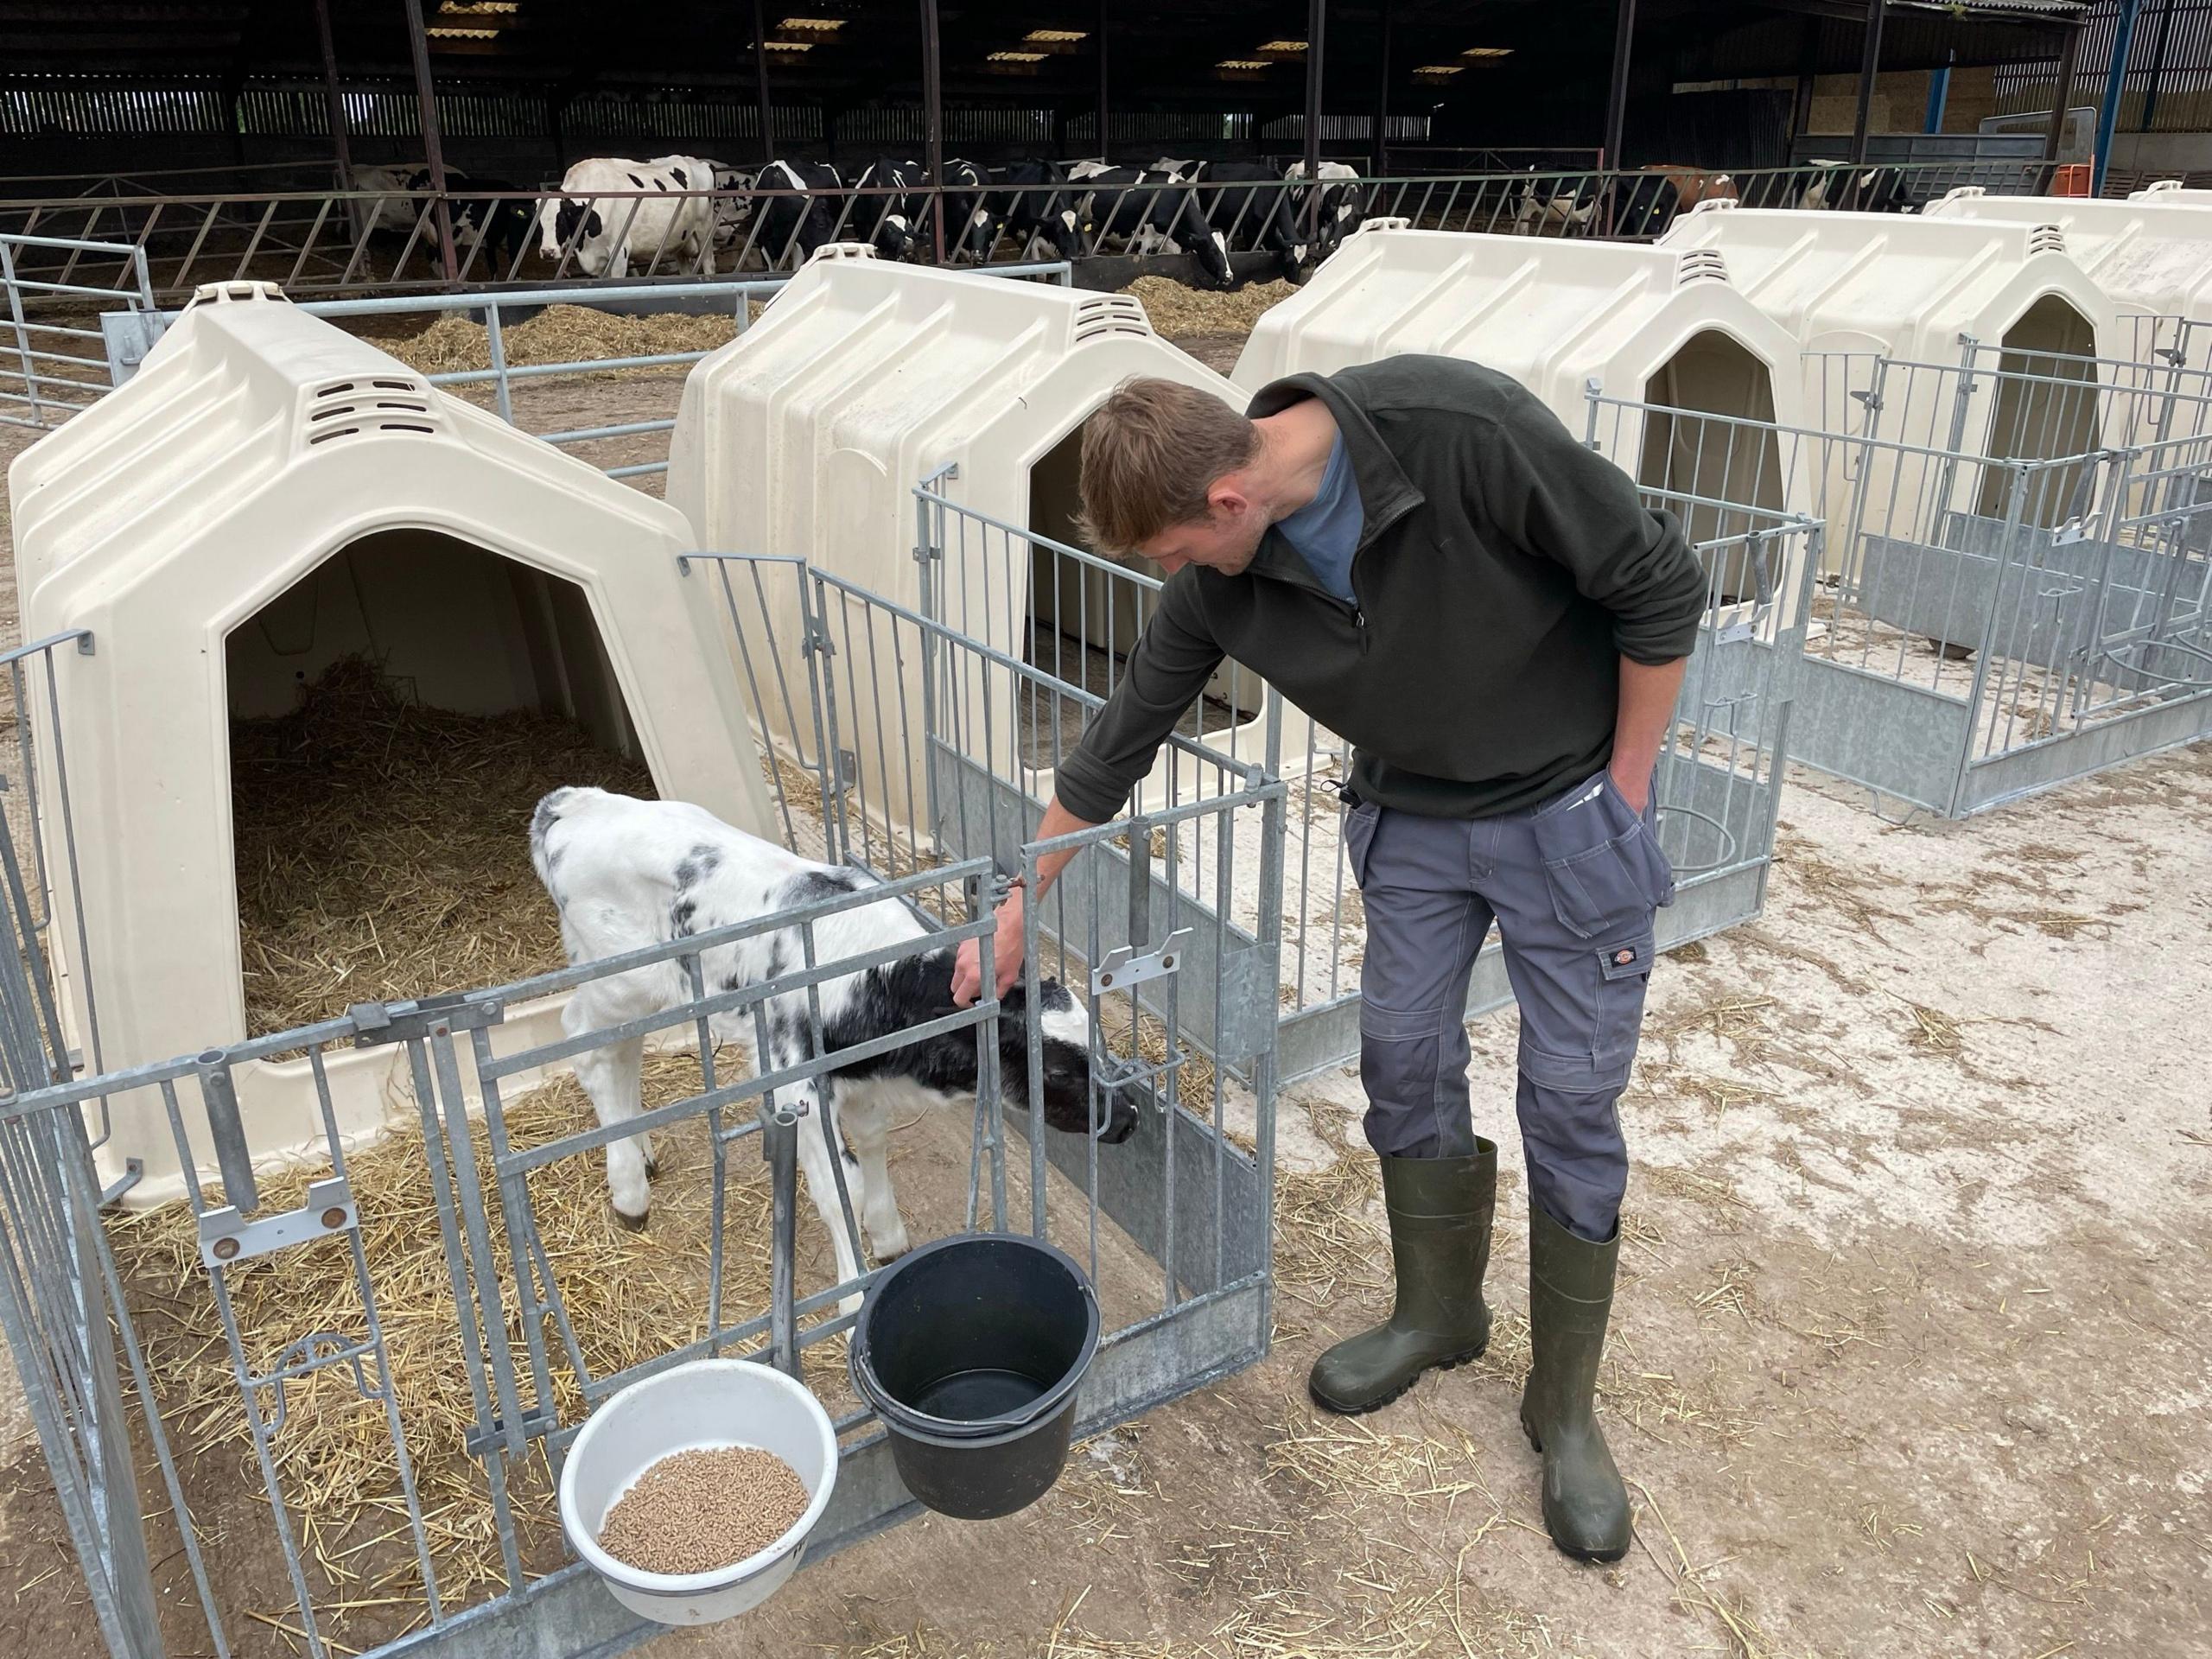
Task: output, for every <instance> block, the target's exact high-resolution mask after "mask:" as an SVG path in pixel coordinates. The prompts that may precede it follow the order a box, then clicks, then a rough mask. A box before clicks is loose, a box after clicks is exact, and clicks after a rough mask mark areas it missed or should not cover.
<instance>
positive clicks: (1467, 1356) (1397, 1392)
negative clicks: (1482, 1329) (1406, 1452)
mask: <svg viewBox="0 0 2212 1659" xmlns="http://www.w3.org/2000/svg"><path fill="white" fill-rule="evenodd" d="M1489 1346H1490V1344H1489V1343H1487V1342H1485V1343H1484V1344H1483V1345H1482V1347H1480V1348H1470V1349H1468V1350H1467V1351H1466V1352H1465V1353H1463V1354H1453V1355H1452V1357H1450V1358H1448V1359H1434V1360H1431V1361H1430V1362H1429V1363H1427V1364H1426V1365H1424V1366H1422V1367H1421V1370H1417V1371H1415V1372H1414V1374H1413V1375H1412V1376H1409V1377H1408V1378H1407V1379H1406V1380H1405V1381H1404V1382H1402V1383H1399V1384H1398V1386H1397V1387H1396V1388H1395V1389H1391V1390H1390V1392H1389V1393H1388V1394H1386V1395H1382V1396H1380V1397H1379V1398H1377V1399H1374V1400H1370V1401H1369V1402H1367V1403H1366V1404H1364V1405H1358V1406H1347V1405H1342V1404H1339V1403H1338V1402H1336V1401H1334V1400H1332V1399H1330V1398H1329V1397H1328V1396H1327V1395H1325V1394H1323V1393H1322V1392H1321V1391H1320V1389H1317V1388H1315V1387H1314V1386H1313V1382H1312V1380H1311V1379H1308V1381H1307V1382H1306V1397H1307V1398H1308V1399H1310V1400H1312V1401H1313V1403H1314V1404H1315V1405H1317V1406H1319V1407H1320V1408H1321V1409H1322V1410H1324V1411H1325V1412H1330V1413H1332V1414H1335V1415H1337V1416H1338V1417H1364V1416H1366V1415H1367V1414H1368V1413H1370V1412H1371V1411H1380V1410H1382V1409H1383V1407H1385V1406H1387V1405H1389V1404H1390V1403H1391V1402H1393V1401H1395V1400H1400V1399H1402V1398H1404V1396H1405V1395H1406V1394H1407V1392H1408V1390H1409V1389H1412V1387H1413V1386H1414V1383H1418V1382H1420V1381H1421V1378H1422V1377H1424V1376H1427V1375H1428V1373H1429V1372H1431V1371H1456V1370H1459V1368H1460V1367H1461V1366H1462V1365H1469V1364H1472V1363H1474V1362H1475V1361H1476V1360H1478V1359H1480V1358H1481V1357H1483V1353H1484V1350H1485V1349H1487V1348H1488V1347H1489Z"/></svg>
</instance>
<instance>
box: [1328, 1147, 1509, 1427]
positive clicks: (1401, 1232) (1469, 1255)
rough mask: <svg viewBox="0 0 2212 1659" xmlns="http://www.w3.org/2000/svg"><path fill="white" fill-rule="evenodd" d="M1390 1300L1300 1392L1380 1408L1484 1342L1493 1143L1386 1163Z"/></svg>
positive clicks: (1341, 1404) (1335, 1405)
mask: <svg viewBox="0 0 2212 1659" xmlns="http://www.w3.org/2000/svg"><path fill="white" fill-rule="evenodd" d="M1382 1162H1383V1208H1384V1209H1385V1210H1386V1211H1388V1212H1389V1217H1390V1260H1391V1263H1392V1265H1393V1267H1394V1268H1395V1270H1396V1277H1397V1285H1398V1292H1397V1300H1396V1301H1395V1303H1394V1304H1393V1305H1392V1306H1391V1310H1390V1318H1389V1321H1388V1322H1387V1323H1385V1324H1383V1325H1376V1327H1375V1328H1374V1329H1373V1330H1371V1331H1363V1332H1360V1334H1359V1335H1357V1336H1356V1337H1353V1338H1350V1339H1348V1340H1346V1341H1344V1342H1340V1343H1338V1344H1337V1345H1336V1346H1335V1347H1333V1348H1332V1349H1330V1350H1329V1351H1328V1352H1327V1353H1325V1354H1323V1355H1322V1356H1321V1357H1320V1358H1319V1359H1317V1360H1315V1361H1314V1362H1313V1371H1312V1373H1311V1374H1310V1375H1309V1376H1307V1378H1306V1389H1307V1391H1308V1392H1309V1393H1311V1394H1312V1395H1313V1403H1314V1404H1315V1405H1317V1406H1319V1407H1321V1408H1323V1409H1325V1410H1328V1411H1335V1412H1343V1413H1346V1414H1351V1413H1356V1412H1363V1411H1373V1410H1374V1409H1376V1408H1377V1407H1378V1406H1387V1405H1389V1403H1390V1402H1392V1401H1393V1400H1395V1399H1396V1398H1397V1397H1398V1396H1399V1395H1402V1394H1403V1393H1404V1392H1405V1391H1406V1390H1407V1389H1410V1388H1411V1387H1413V1385H1414V1381H1415V1379H1417V1378H1418V1377H1419V1376H1421V1373H1422V1372H1423V1371H1425V1370H1429V1369H1430V1368H1431V1367H1440V1368H1441V1369H1443V1370H1451V1369H1452V1367H1453V1366H1454V1365H1463V1364H1465V1363H1466V1362H1467V1361H1469V1360H1471V1359H1472V1358H1474V1357H1476V1356H1477V1355H1478V1354H1480V1353H1481V1352H1482V1351H1483V1350H1484V1347H1485V1346H1487V1345H1488V1344H1489V1342H1490V1310H1489V1309H1488V1308H1486V1307H1484V1306H1483V1271H1484V1268H1487V1267H1489V1265H1490V1222H1491V1214H1492V1212H1493V1211H1495V1210H1496V1209H1497V1147H1496V1145H1495V1144H1493V1143H1492V1142H1491V1141H1484V1140H1482V1139H1481V1138H1479V1137H1478V1138H1477V1139H1476V1141H1475V1155H1474V1156H1473V1157H1471V1158H1385V1159H1383V1160H1382Z"/></svg>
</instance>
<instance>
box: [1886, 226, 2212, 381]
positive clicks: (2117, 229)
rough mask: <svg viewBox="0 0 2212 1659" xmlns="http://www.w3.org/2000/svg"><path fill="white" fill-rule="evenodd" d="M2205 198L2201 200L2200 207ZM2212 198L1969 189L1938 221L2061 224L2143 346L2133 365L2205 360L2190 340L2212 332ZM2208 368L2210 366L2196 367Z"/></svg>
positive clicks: (2071, 247)
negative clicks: (2177, 353) (2160, 352)
mask: <svg viewBox="0 0 2212 1659" xmlns="http://www.w3.org/2000/svg"><path fill="white" fill-rule="evenodd" d="M2192 197H2193V198H2195V199H2194V200H2191V199H2190V198H2192ZM2208 209H2212V191H2198V192H2183V193H2177V192H2173V191H2168V192H2165V193H2164V194H2149V193H2145V192H2139V193H2138V194H2135V195H2133V196H2131V197H2129V198H2128V199H2127V200H2125V201H2112V200H2105V199H2103V198H2100V197H2090V196H2006V195H1992V194H1989V193H1987V192H1986V191H1985V190H1984V189H1983V188H1981V187H1980V185H1974V184H1967V185H1961V186H1960V187H1959V188H1957V189H1955V190H1954V191H1952V192H1951V193H1950V194H1948V195H1946V196H1945V197H1943V199H1942V200H1940V201H1935V202H1930V203H1929V206H1928V209H1927V211H1928V213H1929V215H1930V216H1931V217H1934V218H1937V219H1970V220H1973V221H1975V222H1977V223H1980V224H2005V225H2056V226H2058V227H2059V228H2060V229H2061V230H2062V231H2063V232H2065V235H2066V247H2067V251H2068V252H2069V253H2070V254H2072V255H2073V257H2075V260H2077V261H2078V262H2079V263H2080V264H2081V266H2082V269H2083V270H2086V271H2088V274H2089V276H2090V277H2091V278H2092V279H2093V280H2094V282H2095V283H2096V284H2097V286H2098V287H2099V288H2101V289H2103V290H2104V291H2105V294H2106V295H2107V297H2108V298H2110V299H2111V301H2112V302H2113V306H2114V307H2115V308H2117V309H2118V311H2119V313H2120V325H2121V327H2122V328H2123V330H2124V331H2125V332H2126V333H2127V334H2128V335H2129V336H2130V337H2131V340H2132V341H2133V347H2132V349H2131V350H2130V351H2129V353H2128V355H2129V357H2130V358H2132V359H2135V360H2137V361H2148V360H2150V354H2151V353H2152V351H2153V350H2155V349H2157V348H2159V347H2173V348H2177V349H2179V350H2181V351H2182V352H2183V353H2184V357H2183V361H2187V360H2188V359H2190V358H2196V359H2201V358H2202V354H2203V353H2202V344H2201V342H2197V343H2196V348H2195V349H2191V346H2192V342H2191V341H2190V340H2188V339H2187V338H2186V336H2187V334H2188V333H2189V332H2190V327H2194V328H2195V329H2196V332H2197V333H2199V334H2202V333H2203V329H2204V326H2205V325H2207V324H2212V211H2208ZM2191 366H2193V367H2199V368H2201V367H2203V366H2204V365H2203V363H2202V361H2197V362H2195V363H2192V364H2191Z"/></svg>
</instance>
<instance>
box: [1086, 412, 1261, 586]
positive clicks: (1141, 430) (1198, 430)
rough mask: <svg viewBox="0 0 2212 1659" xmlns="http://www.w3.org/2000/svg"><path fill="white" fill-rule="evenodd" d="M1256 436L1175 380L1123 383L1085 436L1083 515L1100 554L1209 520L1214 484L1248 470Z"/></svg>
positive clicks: (1127, 549)
mask: <svg viewBox="0 0 2212 1659" xmlns="http://www.w3.org/2000/svg"><path fill="white" fill-rule="evenodd" d="M1259 452H1260V434H1259V431H1258V429H1256V428H1255V427H1254V426H1253V424H1252V423H1251V421H1250V420H1249V418H1248V417H1247V416H1245V415H1244V413H1243V410H1236V409H1231V408H1230V406H1229V405H1228V404H1224V402H1222V400H1221V399H1220V398H1218V397H1215V396H1214V395H1213V394H1212V393H1211V392H1210V391H1199V390H1198V388H1197V387H1196V386H1186V385H1183V384H1182V382H1180V381H1179V380H1162V379H1160V378H1157V377H1154V376H1139V377H1137V378H1135V379H1130V380H1124V381H1123V382H1122V384H1121V385H1119V386H1117V387H1116V388H1115V390H1114V395H1113V396H1112V397H1109V398H1108V399H1107V400H1106V401H1105V402H1104V403H1103V404H1101V405H1099V407H1098V410H1097V411H1096V413H1095V414H1093V415H1092V416H1091V417H1090V420H1089V421H1088V422H1086V423H1084V429H1083V477H1082V483H1081V485H1080V490H1081V493H1082V496H1083V512H1082V514H1081V516H1080V517H1079V518H1077V525H1078V527H1079V528H1080V529H1081V530H1082V531H1083V534H1084V537H1085V538H1086V539H1087V540H1089V542H1090V545H1091V547H1092V548H1093V549H1094V550H1096V551H1098V552H1101V553H1105V554H1109V555H1120V554H1126V553H1132V552H1135V550H1137V549H1138V548H1140V547H1141V546H1142V545H1143V544H1144V543H1147V542H1148V541H1150V540H1151V539H1152V538H1153V537H1154V536H1157V535H1158V534H1159V533H1160V531H1163V530H1166V528H1167V527H1168V526H1169V525H1171V524H1190V523H1192V522H1193V521H1195V520H1197V519H1200V518H1205V516H1206V511H1207V510H1206V492H1207V490H1208V489H1209V488H1211V486H1212V485H1213V483H1214V480H1217V479H1218V478H1220V477H1222V476H1223V475H1224V474H1228V473H1233V472H1235V471H1236V470H1237V468H1239V467H1245V466H1249V465H1250V463H1251V461H1252V459H1253V457H1254V456H1255V455H1256V454H1259Z"/></svg>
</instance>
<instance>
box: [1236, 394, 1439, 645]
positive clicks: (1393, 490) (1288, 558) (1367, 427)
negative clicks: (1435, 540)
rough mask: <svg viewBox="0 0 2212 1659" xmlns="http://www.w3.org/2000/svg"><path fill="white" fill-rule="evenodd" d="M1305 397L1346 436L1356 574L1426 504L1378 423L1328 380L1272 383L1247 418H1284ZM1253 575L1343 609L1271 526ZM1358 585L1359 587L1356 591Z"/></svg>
mask: <svg viewBox="0 0 2212 1659" xmlns="http://www.w3.org/2000/svg"><path fill="white" fill-rule="evenodd" d="M1307 397H1319V399H1320V400H1321V401H1322V402H1323V403H1324V404H1326V405H1327V406H1328V410H1329V416H1330V418H1331V419H1332V420H1333V421H1335V422H1336V423H1337V430H1338V432H1340V433H1342V434H1343V435H1344V454H1345V456H1346V457H1347V459H1349V460H1350V461H1351V475H1352V482H1353V483H1354V484H1355V485H1356V486H1357V487H1358V490H1359V514H1360V523H1359V541H1358V543H1357V545H1356V546H1355V547H1354V548H1353V550H1352V568H1353V569H1354V571H1355V572H1356V571H1357V569H1358V567H1359V556H1360V555H1361V554H1363V553H1364V552H1365V551H1366V550H1367V549H1368V546H1369V544H1370V543H1372V542H1373V541H1374V540H1375V539H1376V537H1378V536H1381V535H1382V534H1383V532H1384V531H1387V530H1389V528H1390V526H1391V525H1393V524H1396V523H1397V522H1398V520H1399V519H1401V518H1404V517H1405V516H1406V515H1407V514H1408V512H1412V511H1413V510H1414V508H1415V507H1417V506H1419V505H1421V503H1422V502H1423V501H1425V500H1427V499H1428V498H1427V496H1425V495H1423V494H1422V493H1421V491H1420V489H1419V488H1417V487H1416V486H1414V481H1413V480H1411V479H1409V478H1408V477H1407V476H1406V470H1405V468H1404V467H1401V466H1400V465H1399V464H1398V459H1397V457H1396V456H1395V455H1393V454H1391V453H1390V451H1389V448H1386V447H1385V446H1384V444H1383V438H1382V435H1381V434H1379V433H1377V432H1376V429H1375V423H1374V422H1372V421H1370V419H1368V417H1367V411H1366V410H1363V409H1361V408H1360V407H1359V406H1358V405H1357V404H1355V403H1353V402H1352V401H1351V399H1350V398H1348V397H1345V395H1344V391H1343V390H1342V389H1341V388H1339V387H1338V386H1337V385H1333V384H1332V382H1331V381H1330V380H1329V379H1328V378H1327V377H1326V376H1325V375H1319V374H1294V375H1289V376H1287V377H1285V378H1282V379H1281V380H1272V381H1269V382H1268V384H1267V385H1264V386H1262V387H1261V388H1260V390H1259V391H1257V392H1255V394H1254V395H1253V397H1252V401H1251V404H1249V406H1248V407H1247V408H1246V410H1245V411H1244V412H1245V413H1246V414H1247V415H1248V416H1250V417H1251V418H1252V419H1254V420H1255V421H1256V420H1261V419H1262V418H1264V417H1265V416H1269V415H1276V414H1280V413H1281V411H1282V410H1286V409H1288V408H1289V407H1290V406H1291V405H1292V404H1295V403H1300V402H1302V401H1303V400H1305V399H1306V398H1307ZM1249 574H1250V575H1255V576H1267V577H1269V578H1271V579H1272V580H1274V581H1276V582H1290V583H1292V584H1294V586H1297V587H1300V588H1312V589H1313V591H1314V592H1315V593H1317V594H1321V595H1322V596H1323V597H1325V598H1326V599H1327V600H1329V601H1331V602H1332V603H1333V604H1338V605H1341V604H1343V603H1344V601H1342V600H1341V599H1338V597H1337V596H1336V595H1335V594H1332V593H1330V592H1329V590H1328V589H1327V588H1325V587H1324V586H1323V585H1322V584H1321V581H1320V578H1319V577H1318V576H1316V575H1314V574H1313V567H1312V566H1311V565H1309V564H1307V563H1306V561H1305V560H1304V559H1303V558H1302V557H1300V555H1299V551H1298V550H1297V549H1296V548H1294V547H1293V546H1292V545H1291V544H1290V543H1288V542H1287V541H1286V540H1284V539H1283V537H1282V536H1281V534H1280V533H1279V532H1278V531H1276V530H1275V528H1274V525H1272V524H1270V525H1268V528H1267V530H1266V531H1265V532H1264V533H1263V534H1262V536H1261V537H1260V549H1259V551H1258V552H1257V553H1255V555H1254V556H1253V558H1252V563H1251V565H1250V566H1249ZM1357 585H1358V584H1357V582H1354V584H1353V586H1354V589H1355V591H1357Z"/></svg>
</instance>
